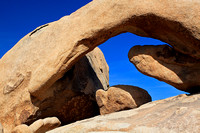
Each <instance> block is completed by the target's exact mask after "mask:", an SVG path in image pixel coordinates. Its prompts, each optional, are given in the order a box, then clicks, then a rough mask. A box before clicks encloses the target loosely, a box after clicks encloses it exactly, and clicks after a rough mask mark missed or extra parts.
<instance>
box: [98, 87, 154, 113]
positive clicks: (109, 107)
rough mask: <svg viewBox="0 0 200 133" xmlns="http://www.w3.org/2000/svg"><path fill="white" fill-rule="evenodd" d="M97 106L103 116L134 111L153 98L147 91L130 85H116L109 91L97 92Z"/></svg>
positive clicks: (100, 90)
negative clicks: (123, 111) (129, 110)
mask: <svg viewBox="0 0 200 133" xmlns="http://www.w3.org/2000/svg"><path fill="white" fill-rule="evenodd" d="M96 100H97V104H98V105H99V108H100V113H101V115H104V114H109V113H113V112H118V111H122V110H127V109H133V108H136V107H139V106H141V105H142V104H145V103H147V102H151V96H150V95H149V94H148V92H147V91H146V90H143V89H141V88H139V87H135V86H130V85H115V86H112V87H110V88H109V89H108V90H107V91H104V90H102V89H99V90H98V91H97V92H96Z"/></svg>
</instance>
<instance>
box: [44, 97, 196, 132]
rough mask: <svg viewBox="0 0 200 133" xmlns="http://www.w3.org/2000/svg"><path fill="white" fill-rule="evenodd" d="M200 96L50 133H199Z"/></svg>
mask: <svg viewBox="0 0 200 133" xmlns="http://www.w3.org/2000/svg"><path fill="white" fill-rule="evenodd" d="M199 104H200V94H198V95H190V96H187V95H185V94H184V95H179V96H176V97H171V98H168V99H164V100H159V101H154V102H149V103H147V104H144V105H142V106H140V107H139V108H136V109H131V110H127V111H120V112H115V113H112V114H107V115H101V116H97V117H94V118H90V119H86V120H83V121H78V122H76V123H72V124H69V125H66V126H63V127H59V128H57V129H54V130H52V131H49V132H48V133H59V132H64V133H70V132H76V133H88V132H93V133H98V132H111V131H112V132H116V133H118V132H119V133H199V132H200V106H199Z"/></svg>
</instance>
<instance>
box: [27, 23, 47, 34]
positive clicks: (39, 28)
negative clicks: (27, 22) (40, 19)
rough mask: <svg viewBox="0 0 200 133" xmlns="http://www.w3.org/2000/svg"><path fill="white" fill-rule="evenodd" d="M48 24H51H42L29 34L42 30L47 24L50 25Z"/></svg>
mask: <svg viewBox="0 0 200 133" xmlns="http://www.w3.org/2000/svg"><path fill="white" fill-rule="evenodd" d="M48 25H49V24H45V25H42V26H40V27H38V28H36V29H35V30H34V31H32V32H31V33H30V35H29V36H32V35H33V34H34V33H36V32H37V31H39V30H41V29H42V28H44V27H46V26H48Z"/></svg>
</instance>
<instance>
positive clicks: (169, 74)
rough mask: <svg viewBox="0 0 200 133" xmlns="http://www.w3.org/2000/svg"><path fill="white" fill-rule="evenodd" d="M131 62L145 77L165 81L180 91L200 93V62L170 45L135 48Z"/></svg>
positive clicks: (132, 50)
mask: <svg viewBox="0 0 200 133" xmlns="http://www.w3.org/2000/svg"><path fill="white" fill-rule="evenodd" d="M128 56H129V60H130V61H131V62H132V63H133V64H134V65H135V66H136V68H137V69H138V70H139V71H140V72H142V73H143V74H145V75H148V76H151V77H154V78H156V79H158V80H161V81H164V82H166V83H168V84H170V85H172V86H174V87H176V88H177V89H179V90H182V91H186V92H190V93H194V92H198V91H200V89H199V88H200V82H199V79H200V77H199V75H200V69H199V66H200V60H197V59H194V58H192V57H190V56H188V55H184V54H181V53H180V52H178V51H175V50H174V49H173V48H171V47H169V46H168V45H158V46H134V47H133V48H131V50H130V51H129V54H128Z"/></svg>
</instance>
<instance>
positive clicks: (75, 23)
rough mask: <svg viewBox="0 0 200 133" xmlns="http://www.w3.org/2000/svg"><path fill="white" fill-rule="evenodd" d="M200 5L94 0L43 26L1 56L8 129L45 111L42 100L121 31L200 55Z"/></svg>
mask: <svg viewBox="0 0 200 133" xmlns="http://www.w3.org/2000/svg"><path fill="white" fill-rule="evenodd" d="M199 7H200V1H199V0H162V1H161V0H160V1H158V0H145V1H141V0H123V1H122V0H121V1H119V0H95V1H92V2H91V3H89V4H88V5H86V6H84V7H82V8H81V9H79V10H77V11H76V12H75V13H72V14H71V15H70V16H65V17H63V18H61V19H60V20H58V21H56V22H53V23H49V24H46V25H43V26H40V27H38V28H37V29H36V30H34V31H33V32H31V33H29V34H28V35H26V36H25V37H24V38H23V39H21V40H20V41H19V42H18V43H17V44H16V45H15V46H14V47H13V48H12V49H11V50H10V51H9V52H7V53H6V54H5V55H4V56H3V57H2V58H1V60H0V68H1V69H0V82H1V84H0V98H1V100H0V107H1V108H0V120H1V123H2V124H3V125H4V129H5V130H9V129H12V128H13V127H14V125H19V124H21V123H24V122H26V120H27V119H28V118H29V117H30V116H32V115H33V114H37V115H38V114H40V112H42V111H44V110H43V109H46V108H45V107H44V108H43V109H40V103H41V102H42V101H49V102H50V103H51V100H46V99H48V97H49V96H52V91H51V89H50V88H51V87H52V85H53V84H55V82H58V80H59V79H61V78H62V77H63V76H64V75H65V74H66V72H67V71H68V70H70V68H72V66H74V65H75V63H76V62H77V61H78V60H79V59H81V57H83V56H84V55H85V54H86V53H88V52H89V51H91V50H92V49H94V48H95V47H96V46H97V45H100V44H102V43H103V42H105V41H106V40H108V39H109V38H111V37H113V36H115V35H118V34H120V33H124V32H131V33H134V34H137V35H140V36H146V37H152V38H156V39H160V40H161V41H164V42H166V43H168V44H170V45H172V46H173V47H174V48H175V49H176V50H177V51H179V52H182V53H184V54H188V55H191V56H192V57H195V58H197V59H199V58H200V46H199V45H200V41H199V39H200V34H199V33H200V21H199V17H200V8H199ZM69 93H71V92H69ZM58 97H59V96H58ZM31 98H32V99H33V100H31ZM32 102H33V103H34V104H32ZM5 103H6V104H5ZM47 105H49V104H47V103H45V104H43V105H42V106H47ZM59 106H60V105H59ZM38 109H40V111H38ZM50 110H52V109H50ZM13 120H15V123H13ZM5 132H7V131H5Z"/></svg>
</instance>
